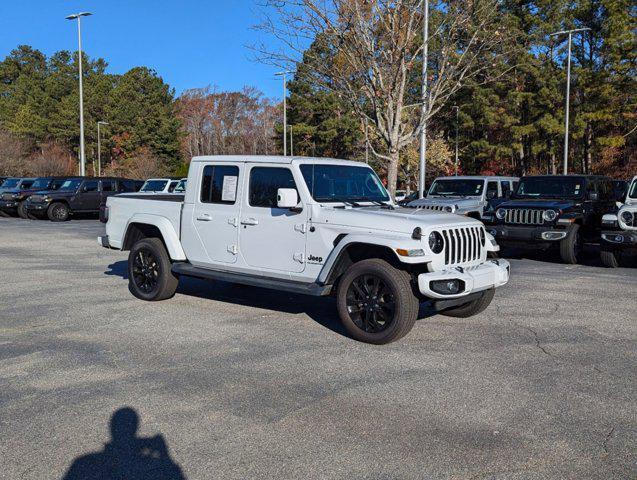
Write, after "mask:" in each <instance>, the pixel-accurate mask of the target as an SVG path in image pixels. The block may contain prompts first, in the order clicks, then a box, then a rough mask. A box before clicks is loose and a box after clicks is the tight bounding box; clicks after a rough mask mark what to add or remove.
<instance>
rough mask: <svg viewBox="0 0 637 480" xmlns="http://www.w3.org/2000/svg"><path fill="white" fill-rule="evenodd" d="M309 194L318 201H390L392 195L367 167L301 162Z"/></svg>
mask: <svg viewBox="0 0 637 480" xmlns="http://www.w3.org/2000/svg"><path fill="white" fill-rule="evenodd" d="M301 173H302V174H303V179H304V180H305V184H306V185H307V188H308V189H309V190H310V194H311V195H312V197H313V198H314V200H316V201H317V202H345V203H347V202H388V201H389V195H388V194H387V191H386V190H385V187H383V184H382V183H381V182H380V180H379V179H378V177H377V176H376V174H375V173H374V171H373V170H372V169H371V168H368V167H355V166H349V165H324V164H323V165H321V164H304V165H301Z"/></svg>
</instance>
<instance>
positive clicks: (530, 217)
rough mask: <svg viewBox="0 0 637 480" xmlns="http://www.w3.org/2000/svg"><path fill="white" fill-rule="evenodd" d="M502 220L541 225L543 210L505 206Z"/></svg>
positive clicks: (542, 222)
mask: <svg viewBox="0 0 637 480" xmlns="http://www.w3.org/2000/svg"><path fill="white" fill-rule="evenodd" d="M504 222H505V223H513V224H518V225H542V224H544V210H533V209H530V208H507V209H506V215H505V217H504Z"/></svg>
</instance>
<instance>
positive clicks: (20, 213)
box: [17, 202, 29, 220]
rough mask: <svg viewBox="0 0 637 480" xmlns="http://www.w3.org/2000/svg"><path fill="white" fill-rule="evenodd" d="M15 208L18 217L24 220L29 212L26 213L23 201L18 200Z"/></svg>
mask: <svg viewBox="0 0 637 480" xmlns="http://www.w3.org/2000/svg"><path fill="white" fill-rule="evenodd" d="M17 210H18V217H20V218H24V219H25V220H27V219H28V218H29V214H28V213H27V209H26V205H25V204H24V202H20V203H19V204H18V208H17Z"/></svg>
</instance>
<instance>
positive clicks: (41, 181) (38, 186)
mask: <svg viewBox="0 0 637 480" xmlns="http://www.w3.org/2000/svg"><path fill="white" fill-rule="evenodd" d="M50 183H51V179H50V178H36V179H35V182H33V185H31V188H32V189H33V190H45V189H47V188H49V184H50Z"/></svg>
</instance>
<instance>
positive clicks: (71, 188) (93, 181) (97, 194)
mask: <svg viewBox="0 0 637 480" xmlns="http://www.w3.org/2000/svg"><path fill="white" fill-rule="evenodd" d="M138 186H139V182H137V181H136V180H129V179H123V178H114V177H101V178H87V177H73V178H68V179H66V181H65V182H64V183H63V184H62V185H61V186H60V188H59V189H57V190H47V191H41V192H38V193H37V194H35V195H31V197H29V199H28V200H27V201H26V203H25V208H26V211H27V212H28V213H29V214H32V215H34V216H37V217H43V216H45V215H46V216H47V217H48V218H49V220H51V221H53V222H64V221H66V220H68V219H69V217H70V216H71V215H72V214H75V213H99V210H100V205H101V204H102V201H103V200H104V199H105V198H106V197H109V196H111V195H116V194H118V193H121V192H134V191H136V190H135V189H136V188H138Z"/></svg>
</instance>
